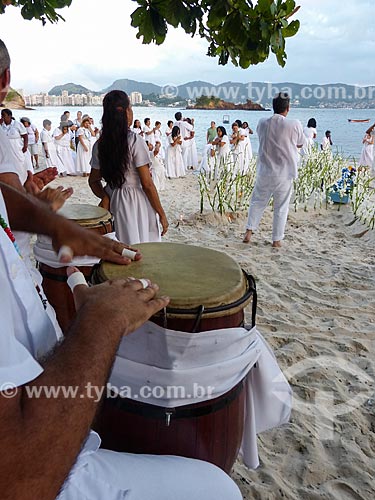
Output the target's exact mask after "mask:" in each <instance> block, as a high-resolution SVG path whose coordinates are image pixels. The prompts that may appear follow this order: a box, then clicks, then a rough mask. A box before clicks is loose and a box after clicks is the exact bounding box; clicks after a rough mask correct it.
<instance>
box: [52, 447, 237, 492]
mask: <svg viewBox="0 0 375 500" xmlns="http://www.w3.org/2000/svg"><path fill="white" fill-rule="evenodd" d="M123 499H126V500H242V495H241V493H240V490H239V489H238V487H237V486H236V484H235V483H234V482H233V481H232V479H231V478H230V477H229V476H227V474H225V473H224V472H223V471H222V470H221V469H219V468H217V467H215V466H214V465H212V464H209V463H206V462H202V461H200V460H190V459H187V458H183V457H172V456H155V455H133V454H127V453H116V452H112V451H108V450H102V449H101V450H99V451H97V452H95V453H93V454H91V455H90V456H89V457H88V458H87V461H86V464H85V465H84V466H83V467H80V468H79V469H78V470H77V471H76V472H75V473H74V474H72V475H71V477H69V478H68V480H67V481H66V483H65V485H64V489H63V491H62V492H61V494H60V495H59V497H58V500H123Z"/></svg>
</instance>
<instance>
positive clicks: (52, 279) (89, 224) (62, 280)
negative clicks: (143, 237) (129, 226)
mask: <svg viewBox="0 0 375 500" xmlns="http://www.w3.org/2000/svg"><path fill="white" fill-rule="evenodd" d="M58 213H59V214H60V215H62V216H64V217H66V218H67V219H70V220H71V221H73V222H76V223H77V224H79V225H80V226H81V227H84V228H86V229H88V230H89V231H94V232H95V233H98V234H100V235H104V234H107V233H111V232H112V230H113V225H112V215H111V214H110V213H109V212H108V210H105V209H104V208H101V207H97V206H95V205H87V204H70V205H66V206H64V207H63V208H62V209H61V210H59V212H58ZM34 253H35V257H36V259H37V261H38V268H39V271H40V273H41V275H42V277H43V283H42V286H43V289H44V292H45V294H46V297H47V299H48V301H49V303H50V304H51V305H52V307H53V308H54V310H55V312H56V317H57V320H58V322H59V325H60V327H61V329H62V331H63V332H64V333H65V332H66V331H67V329H68V327H69V325H70V324H71V322H72V320H73V318H74V316H75V307H74V301H73V294H72V292H71V290H70V288H69V286H68V285H67V275H66V267H65V266H62V265H61V263H59V262H58V260H57V256H56V253H55V251H54V250H53V248H52V242H51V240H50V238H47V237H45V236H38V238H37V242H36V244H35V248H34ZM97 261H98V260H97V259H95V258H94V259H93V258H92V257H91V258H89V257H86V258H82V259H78V260H77V263H74V265H76V267H78V268H79V270H80V271H81V272H82V273H83V274H84V275H85V277H86V279H87V280H88V279H89V278H90V276H91V272H92V267H93V265H95V264H96V263H97Z"/></svg>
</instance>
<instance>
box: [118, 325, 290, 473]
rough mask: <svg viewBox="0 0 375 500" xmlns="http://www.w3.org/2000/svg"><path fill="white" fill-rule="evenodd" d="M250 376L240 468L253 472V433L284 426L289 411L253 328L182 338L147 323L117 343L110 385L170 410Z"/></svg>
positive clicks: (278, 375) (286, 394)
mask: <svg viewBox="0 0 375 500" xmlns="http://www.w3.org/2000/svg"><path fill="white" fill-rule="evenodd" d="M250 370H251V372H250ZM249 372H250V375H249V376H248V377H247V379H246V411H247V413H246V420H245V432H244V438H243V442H242V450H243V458H244V462H245V464H246V465H247V466H248V467H250V468H256V467H258V465H259V460H258V451H257V442H256V433H258V432H261V431H264V430H266V429H271V428H273V427H275V426H277V425H281V424H283V423H286V422H288V420H289V417H290V411H291V389H290V386H289V384H288V382H287V381H286V379H285V377H284V376H283V374H282V372H281V370H280V368H279V367H278V364H277V361H276V359H275V357H274V356H273V354H272V351H271V349H270V347H269V346H268V344H267V342H266V341H265V340H264V338H263V337H262V335H261V334H260V333H259V332H258V330H257V329H256V328H253V329H251V330H247V329H245V328H228V329H222V330H212V331H206V332H200V333H186V332H179V331H174V330H168V329H164V328H161V327H159V326H157V325H155V324H154V323H151V322H147V323H146V324H145V325H143V326H142V327H141V328H139V329H138V330H137V331H136V332H135V333H133V334H132V335H129V336H127V337H124V338H123V339H122V341H121V344H120V347H119V351H118V355H117V357H116V361H115V364H114V367H113V371H112V375H111V377H110V383H111V384H112V386H115V387H117V388H118V389H119V390H120V391H121V387H124V386H126V387H129V388H130V389H131V394H132V395H133V396H134V399H136V400H137V401H140V402H144V403H149V404H153V405H157V406H162V407H167V408H173V407H178V406H183V405H186V404H194V403H197V402H201V401H204V400H208V399H212V398H216V397H219V396H221V395H223V394H225V393H226V392H228V391H230V390H231V389H232V388H233V387H235V386H236V385H237V384H238V383H239V382H240V381H241V380H242V379H244V378H245V377H246V376H247V375H248V374H249ZM268 374H270V375H268ZM197 384H198V385H199V386H200V387H201V388H204V389H206V395H205V396H204V397H202V394H201V393H200V394H198V391H197ZM144 387H147V388H148V390H147V391H146V393H145V392H144V389H142V388H144ZM155 387H157V388H158V391H157V392H156V391H154V388H155ZM176 387H177V388H179V389H180V388H181V387H182V388H183V389H184V390H183V391H181V390H179V391H176V390H173V389H174V388H176ZM160 388H161V390H160ZM120 393H121V392H120ZM142 395H143V396H146V397H142ZM171 396H173V397H171ZM127 397H128V394H127Z"/></svg>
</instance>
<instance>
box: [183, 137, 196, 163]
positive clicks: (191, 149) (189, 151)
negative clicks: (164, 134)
mask: <svg viewBox="0 0 375 500" xmlns="http://www.w3.org/2000/svg"><path fill="white" fill-rule="evenodd" d="M187 142H188V146H187V148H186V157H185V158H186V165H185V166H186V167H187V168H191V167H192V168H193V169H194V170H195V169H197V168H198V151H197V144H196V142H195V138H194V137H193V138H192V139H190V140H189V141H187Z"/></svg>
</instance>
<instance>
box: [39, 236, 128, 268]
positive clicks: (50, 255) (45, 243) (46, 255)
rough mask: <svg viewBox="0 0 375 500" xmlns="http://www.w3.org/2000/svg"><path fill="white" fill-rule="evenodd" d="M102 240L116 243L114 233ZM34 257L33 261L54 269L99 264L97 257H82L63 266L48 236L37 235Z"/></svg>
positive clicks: (75, 258)
mask: <svg viewBox="0 0 375 500" xmlns="http://www.w3.org/2000/svg"><path fill="white" fill-rule="evenodd" d="M103 237H104V238H109V239H111V240H115V241H118V239H117V238H116V234H115V233H107V234H104V235H103ZM34 256H35V260H37V261H38V262H42V264H46V265H47V266H50V267H54V268H55V269H56V268H58V267H67V266H77V267H80V266H94V265H95V264H98V263H99V262H100V259H98V258H97V257H90V256H88V255H84V256H83V257H74V258H73V259H72V261H71V262H69V263H68V264H64V263H62V262H60V261H59V259H58V256H57V254H56V252H55V250H54V249H53V247H52V241H51V238H49V237H48V236H43V235H38V237H37V240H36V243H35V245H34Z"/></svg>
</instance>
